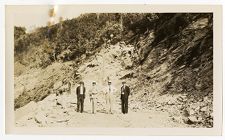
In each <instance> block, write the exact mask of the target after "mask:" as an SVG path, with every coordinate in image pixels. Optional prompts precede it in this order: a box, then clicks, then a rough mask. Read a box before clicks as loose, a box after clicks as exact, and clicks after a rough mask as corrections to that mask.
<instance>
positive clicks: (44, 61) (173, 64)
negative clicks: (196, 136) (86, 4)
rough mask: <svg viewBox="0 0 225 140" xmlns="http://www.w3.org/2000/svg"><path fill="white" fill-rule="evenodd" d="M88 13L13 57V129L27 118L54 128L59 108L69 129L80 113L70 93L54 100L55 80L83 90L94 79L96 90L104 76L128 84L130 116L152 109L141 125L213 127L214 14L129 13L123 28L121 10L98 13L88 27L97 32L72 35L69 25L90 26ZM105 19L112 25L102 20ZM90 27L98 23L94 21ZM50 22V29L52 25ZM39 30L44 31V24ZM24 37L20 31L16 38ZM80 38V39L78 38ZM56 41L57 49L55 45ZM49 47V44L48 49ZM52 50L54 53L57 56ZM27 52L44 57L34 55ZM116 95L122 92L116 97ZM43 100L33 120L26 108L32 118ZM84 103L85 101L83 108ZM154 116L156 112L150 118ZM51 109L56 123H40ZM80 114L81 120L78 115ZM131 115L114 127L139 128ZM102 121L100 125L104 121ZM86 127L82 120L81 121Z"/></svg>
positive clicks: (47, 119) (71, 27)
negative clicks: (82, 83)
mask: <svg viewBox="0 0 225 140" xmlns="http://www.w3.org/2000/svg"><path fill="white" fill-rule="evenodd" d="M93 16H94V15H93V14H92V15H90V16H84V17H80V18H79V20H78V21H76V20H71V21H65V26H63V29H62V30H59V31H57V30H56V31H55V32H56V33H55V34H54V32H53V33H52V36H51V38H50V39H46V38H45V39H42V38H41V37H42V36H39V37H40V38H39V41H38V43H37V44H36V45H37V46H38V47H34V44H32V46H33V47H31V48H30V49H28V50H27V51H22V52H20V53H18V54H16V57H15V60H16V61H15V109H16V110H15V112H16V114H17V116H18V119H17V121H16V122H17V124H18V126H23V125H29V122H30V121H33V122H34V123H32V124H33V125H35V126H39V125H40V124H41V125H44V126H49V124H51V125H50V126H56V125H58V123H55V122H56V121H58V119H60V118H61V117H60V114H62V112H66V113H65V114H64V115H66V116H67V117H69V118H71V119H66V120H67V121H65V122H64V121H62V122H63V123H65V125H67V126H72V124H73V123H69V122H70V121H75V120H74V119H73V118H74V117H76V116H77V115H79V114H77V113H75V112H74V108H75V104H76V101H75V100H74V98H75V97H74V95H70V96H67V95H64V96H65V97H64V96H62V97H60V98H62V99H61V101H62V102H64V103H60V104H59V105H57V102H55V101H56V98H58V97H55V96H54V91H53V89H54V85H55V84H56V83H62V82H64V81H70V82H71V83H72V84H74V85H73V86H74V87H76V84H77V82H78V81H79V80H80V79H82V80H84V81H85V83H86V86H87V87H89V86H90V84H91V81H92V80H95V81H97V83H98V84H99V87H104V86H105V83H106V82H107V80H108V79H111V80H112V81H113V84H114V85H115V86H116V87H117V88H118V89H119V87H120V85H121V81H122V80H126V81H127V83H128V85H130V87H131V89H132V96H131V98H130V102H129V108H130V110H131V112H132V113H131V114H133V115H132V116H142V115H143V114H142V113H143V112H147V113H148V114H147V115H146V116H149V115H150V114H152V115H150V116H149V117H150V118H152V119H146V118H143V119H146V120H147V122H148V123H149V125H147V126H146V127H160V126H161V127H189V126H190V127H213V31H212V27H213V25H212V14H207V13H205V14H173V13H171V14H146V15H145V14H140V15H138V14H127V15H123V17H124V21H123V26H124V27H123V31H121V26H120V24H119V23H121V22H120V21H119V20H118V19H120V18H118V17H117V16H119V15H116V14H115V15H114V14H112V15H110V14H109V15H107V14H105V15H104V14H103V15H102V19H104V20H100V21H98V22H99V23H101V26H100V25H99V26H96V27H98V28H92V27H89V28H88V30H94V31H95V30H96V31H97V32H96V34H94V33H91V35H90V36H89V37H88V38H89V39H88V40H84V39H83V38H85V36H84V34H83V33H80V32H78V31H79V30H77V29H76V32H75V28H73V24H71V23H73V22H74V23H76V24H77V25H76V27H80V26H81V23H82V26H83V24H85V22H87V21H88V24H87V25H90V26H91V23H92V20H91V18H90V17H92V19H94V18H93ZM108 17H110V19H111V22H106V21H107V20H108V19H107V18H108ZM134 19H135V20H134ZM95 24H97V22H96V21H95V20H94V25H95ZM94 25H93V26H94ZM55 26H56V27H58V26H59V25H55ZM55 26H53V27H52V29H57V28H56V27H55ZM85 27H86V25H85ZM80 28H81V27H80ZM81 29H83V27H82V28H81ZM42 30H44V31H45V28H43V29H42ZM42 30H38V33H39V34H43V33H42ZM67 30H70V31H68V33H67V34H70V35H68V36H67V35H65V36H64V37H63V38H64V40H65V42H67V41H70V42H69V43H68V44H65V42H63V41H64V40H63V39H60V38H59V34H61V33H63V32H67ZM72 30H74V32H72ZM75 33H77V35H76V34H75ZM33 34H34V35H36V34H35V33H33ZM27 36H29V35H27ZM27 36H26V34H25V35H24V33H23V35H22V37H21V38H22V39H23V38H26V37H27ZM71 36H72V37H71ZM66 37H69V38H66ZM73 37H75V38H73ZM21 38H19V40H20V41H21ZM57 39H59V40H60V41H58V40H57ZM25 40H26V39H25ZM77 40H80V41H78V42H76V41H77ZM22 42H23V40H22ZM28 44H29V43H28ZM77 44H82V45H77ZM53 46H56V47H53ZM57 46H59V47H60V46H61V47H60V49H57ZM81 46H82V47H81ZM46 48H49V49H47V50H48V51H47V52H46ZM63 48H64V49H63ZM71 48H72V49H71ZM83 49H84V50H83ZM56 50H57V51H59V53H57V55H58V57H57V58H54V54H56ZM32 52H36V54H41V55H36V54H35V55H31V54H32ZM43 52H44V53H43ZM43 54H45V55H46V56H43ZM78 54H79V55H78ZM31 56H32V58H33V59H32V61H31V59H30V57H31ZM40 56H41V57H40ZM21 58H25V59H23V60H22V59H21ZM37 58H38V59H40V61H41V62H40V61H38V59H37ZM73 93H74V91H73ZM118 96H119V93H118V95H117V99H119V98H118ZM59 100H60V99H59ZM30 101H31V102H30ZM32 101H35V102H37V103H35V102H32ZM29 102H30V103H29ZM42 102H43V103H44V104H42ZM86 102H88V101H86ZM27 103H28V104H27ZM48 104H49V109H47V110H46V109H41V110H39V111H36V114H38V113H42V115H41V116H42V117H39V118H41V119H38V117H35V116H36V115H34V114H35V113H34V114H33V113H31V115H30V117H29V115H28V114H29V112H32V111H31V110H32V109H33V108H45V107H46V105H48ZM24 105H25V106H24ZM23 106H24V107H23ZM88 106H89V105H88V103H87V108H88ZM116 106H117V107H116V109H115V111H116V112H117V113H118V112H119V109H120V107H119V100H117V105H116ZM67 109H68V110H67ZM34 110H35V109H34ZM101 110H104V99H103V98H100V101H99V111H100V112H101ZM46 111H47V112H46ZM49 111H50V112H52V113H49ZM60 112H61V113H60ZM87 112H88V110H87ZM70 113H72V115H71V114H70ZM157 113H158V114H159V115H154V114H157ZM49 114H51V115H53V118H55V120H54V121H53V124H52V123H48V125H46V124H43V120H44V121H45V120H46V121H49V120H51V119H49V117H48V116H49ZM57 114H58V115H57ZM88 115H90V114H87V116H85V115H84V116H82V117H87V118H86V119H88V118H89V116H88ZM43 116H44V117H43ZM72 116H73V117H72ZM143 116H145V115H143ZM46 117H47V118H46ZM80 117H81V116H80ZM80 117H78V118H79V119H81V118H82V117H81V118H80ZM105 117H107V116H104V115H103V116H101V115H100V116H99V118H98V121H100V120H102V119H103V118H105ZM120 117H121V116H120ZM154 117H157V118H160V119H156V118H154ZM50 118H51V117H50ZM117 119H118V118H117V117H116V118H112V121H113V122H114V121H115V122H116V120H117ZM126 119H128V118H126ZM129 119H130V122H129V123H128V124H127V123H125V124H123V123H124V121H125V120H124V121H122V122H121V124H117V125H118V126H123V127H126V126H127V125H128V126H130V127H139V125H137V124H131V123H132V122H135V121H137V120H135V119H134V118H129ZM40 120H42V121H41V122H40ZM160 120H161V121H160ZM76 121H79V120H76ZM152 121H155V122H158V125H156V124H152ZM81 122H82V121H81ZM84 122H85V121H84ZM77 123H78V122H77ZM77 123H74V125H75V124H77ZM100 124H102V125H103V124H104V122H101V123H100ZM105 124H107V123H106V122H105ZM59 125H60V124H59ZM86 125H87V124H83V123H82V126H86ZM108 125H109V126H111V125H112V124H108ZM75 126H81V124H80V125H78V124H77V125H75ZM103 126H104V125H103ZM140 127H142V126H140Z"/></svg>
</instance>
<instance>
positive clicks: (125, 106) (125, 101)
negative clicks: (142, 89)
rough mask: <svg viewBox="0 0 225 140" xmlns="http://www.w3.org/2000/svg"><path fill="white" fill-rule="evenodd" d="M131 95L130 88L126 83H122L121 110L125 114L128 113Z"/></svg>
mask: <svg viewBox="0 0 225 140" xmlns="http://www.w3.org/2000/svg"><path fill="white" fill-rule="evenodd" d="M129 95H130V88H129V87H128V86H127V85H126V82H125V81H123V82H122V87H121V97H120V99H121V105H122V106H121V109H122V113H123V114H127V113H128V96H129Z"/></svg>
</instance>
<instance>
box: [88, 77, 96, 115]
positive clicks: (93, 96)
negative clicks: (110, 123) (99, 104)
mask: <svg viewBox="0 0 225 140" xmlns="http://www.w3.org/2000/svg"><path fill="white" fill-rule="evenodd" d="M97 94H98V90H97V86H96V82H95V81H93V82H92V87H91V89H90V94H89V95H90V101H91V105H92V114H95V112H96V101H97V97H96V96H97Z"/></svg>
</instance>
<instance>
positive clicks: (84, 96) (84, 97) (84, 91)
mask: <svg viewBox="0 0 225 140" xmlns="http://www.w3.org/2000/svg"><path fill="white" fill-rule="evenodd" d="M85 92H86V88H85V87H84V98H85Z"/></svg>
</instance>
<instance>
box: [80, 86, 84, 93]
mask: <svg viewBox="0 0 225 140" xmlns="http://www.w3.org/2000/svg"><path fill="white" fill-rule="evenodd" d="M83 89H84V86H80V94H84V91H83Z"/></svg>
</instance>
